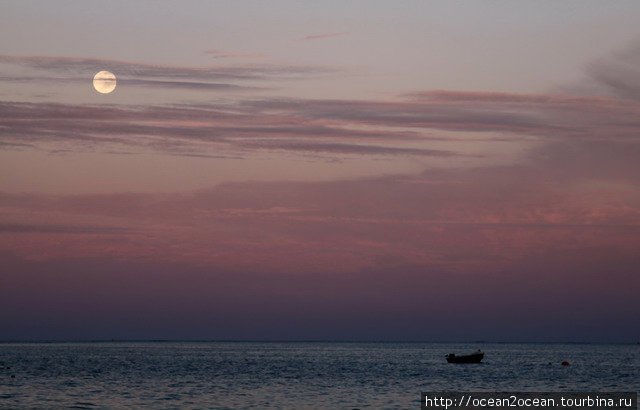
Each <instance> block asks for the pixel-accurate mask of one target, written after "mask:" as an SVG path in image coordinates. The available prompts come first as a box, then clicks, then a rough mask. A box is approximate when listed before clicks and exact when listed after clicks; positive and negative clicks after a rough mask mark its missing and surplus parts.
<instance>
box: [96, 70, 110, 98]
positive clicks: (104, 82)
mask: <svg viewBox="0 0 640 410" xmlns="http://www.w3.org/2000/svg"><path fill="white" fill-rule="evenodd" d="M93 88H95V89H96V91H97V92H99V93H100V94H109V93H110V92H112V91H113V90H115V89H116V76H115V75H113V73H112V72H109V71H100V72H99V73H98V74H96V75H95V76H94V77H93Z"/></svg>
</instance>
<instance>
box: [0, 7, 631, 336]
mask: <svg viewBox="0 0 640 410" xmlns="http://www.w3.org/2000/svg"><path fill="white" fill-rule="evenodd" d="M639 15H640V3H638V2H631V1H619V2H614V3H607V4H606V6H605V5H604V3H602V2H601V1H589V0H581V1H563V2H556V1H536V2H511V1H478V2H450V1H430V2H423V1H403V2H391V1H351V2H343V1H322V2H311V1H279V2H261V1H243V2H236V1H220V2H210V1H181V2H152V1H138V0H136V1H109V2H86V1H56V2H44V1H28V0H27V1H4V2H0V289H1V290H2V292H1V293H2V295H1V296H0V329H1V331H0V340H105V339H106V340H110V339H118V340H140V339H178V340H354V341H357V340H371V341H477V340H486V341H533V342H565V341H572V342H625V343H626V342H633V343H635V342H636V341H637V340H640V326H638V312H640V295H639V293H640V276H639V275H640V252H639V249H640V26H638V24H637V16H639ZM103 70H107V71H110V72H112V73H113V74H114V75H115V76H116V78H117V86H116V88H115V90H114V91H113V92H112V93H109V94H101V93H98V92H97V91H96V90H95V89H94V88H93V85H92V81H93V77H94V75H95V74H96V73H98V72H99V71H103Z"/></svg>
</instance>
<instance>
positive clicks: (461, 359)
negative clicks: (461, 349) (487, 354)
mask: <svg viewBox="0 0 640 410" xmlns="http://www.w3.org/2000/svg"><path fill="white" fill-rule="evenodd" d="M445 357H446V358H447V362H449V363H480V361H481V360H482V358H483V357H484V353H473V354H468V355H463V356H456V355H455V354H448V355H447V356H445Z"/></svg>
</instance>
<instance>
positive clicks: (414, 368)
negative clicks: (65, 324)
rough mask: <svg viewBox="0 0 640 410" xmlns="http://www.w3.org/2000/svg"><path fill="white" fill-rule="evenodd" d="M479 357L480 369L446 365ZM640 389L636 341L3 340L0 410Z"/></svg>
mask: <svg viewBox="0 0 640 410" xmlns="http://www.w3.org/2000/svg"><path fill="white" fill-rule="evenodd" d="M477 349H482V351H484V352H485V357H484V359H483V362H482V363H480V364H449V363H447V362H446V360H445V355H446V354H448V353H456V354H463V353H471V352H473V351H476V350H477ZM562 361H567V362H569V366H563V365H561V362H562ZM638 390H640V345H637V344H558V343H553V344H544V343H532V344H525V343H483V342H478V343H337V342H336V343H324V342H266V343H265V342H162V341H158V342H84V343H0V408H63V407H64V408H83V409H92V408H124V407H127V408H141V407H148V408H154V409H156V408H158V409H163V408H192V409H202V408H218V409H225V408H332V409H362V408H376V409H377V408H419V406H420V392H427V391H431V392H433V391H501V392H509V391H553V392H563V391H584V392H586V391H594V392H598V391H602V392H604V391H626V392H638Z"/></svg>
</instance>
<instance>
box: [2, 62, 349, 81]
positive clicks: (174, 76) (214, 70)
mask: <svg viewBox="0 0 640 410" xmlns="http://www.w3.org/2000/svg"><path fill="white" fill-rule="evenodd" d="M0 63H3V64H12V65H19V66H24V67H29V68H32V69H36V70H40V71H43V72H46V73H47V74H49V75H51V74H54V73H55V74H59V75H63V76H64V77H67V78H73V77H74V76H78V75H81V76H83V77H82V78H86V75H87V74H91V75H93V74H94V73H95V72H96V71H98V70H109V71H112V72H114V73H116V76H117V77H118V79H119V80H120V79H127V80H136V81H154V85H157V84H158V83H160V82H161V81H166V84H165V85H168V86H174V87H175V86H177V85H182V86H189V85H190V84H196V83H198V84H203V87H204V86H206V84H207V83H215V82H219V81H236V82H238V81H267V80H274V79H275V80H277V79H295V78H303V77H306V76H317V75H327V74H332V73H336V72H338V71H339V70H337V69H335V68H330V67H320V66H295V65H278V64H251V65H234V66H229V65H224V66H204V67H185V66H170V65H159V64H143V63H137V62H131V61H121V60H109V59H99V58H76V57H59V56H14V55H0ZM19 77H20V76H13V77H4V80H5V81H19ZM139 84H141V83H139ZM160 85H162V84H161V83H160ZM214 85H215V84H214ZM229 86H230V87H233V85H229Z"/></svg>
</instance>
